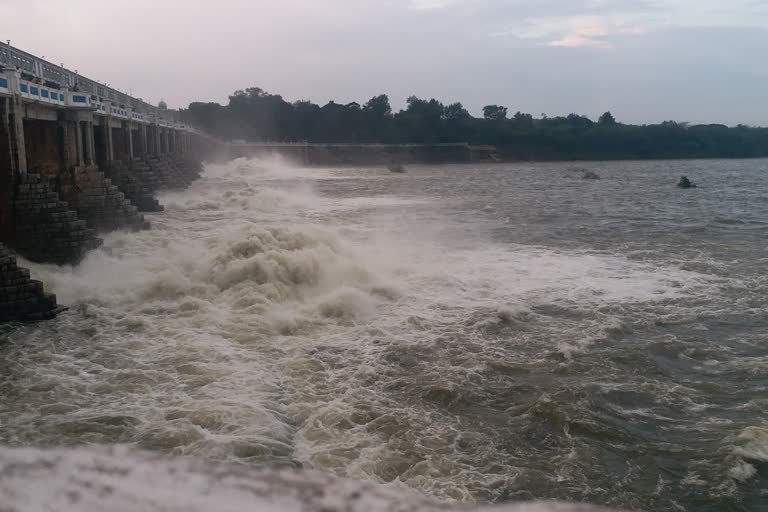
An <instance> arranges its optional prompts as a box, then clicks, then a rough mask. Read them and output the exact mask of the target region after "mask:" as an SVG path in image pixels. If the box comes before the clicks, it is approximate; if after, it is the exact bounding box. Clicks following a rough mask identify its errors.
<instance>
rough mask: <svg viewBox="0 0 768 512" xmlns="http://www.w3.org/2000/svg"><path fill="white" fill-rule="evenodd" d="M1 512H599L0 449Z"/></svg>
mask: <svg viewBox="0 0 768 512" xmlns="http://www.w3.org/2000/svg"><path fill="white" fill-rule="evenodd" d="M0 496H2V497H3V501H0V510H2V511H3V512H38V511H42V510H52V511H53V510H55V511H56V512H75V511H77V512H104V511H110V512H136V511H142V512H154V511H157V512H160V511H162V512H248V511H253V512H266V511H269V512H273V511H281V512H438V511H456V512H458V511H475V512H598V511H599V510H604V509H600V508H597V507H592V506H589V505H577V504H565V503H554V502H541V503H530V504H518V505H504V506H498V507H491V506H479V507H472V506H461V505H447V504H440V503H436V502H434V501H430V500H428V499H426V498H424V497H421V496H419V495H416V494H413V493H411V492H410V491H409V490H407V489H402V488H395V487H383V486H380V485H376V484H373V483H367V482H353V481H349V480H341V479H338V478H335V477H333V476H330V475H326V474H323V473H317V472H288V471H270V470H260V469H254V468H248V467H244V466H233V465H219V464H212V463H206V462H202V461H196V460H194V459H187V458H173V459H171V458H167V457H164V456H161V455H156V454H150V453H142V452H137V451H132V450H131V449H128V448H126V447H111V448H92V447H91V448H82V449H77V450H72V449H68V450H38V449H32V448H25V449H10V448H0Z"/></svg>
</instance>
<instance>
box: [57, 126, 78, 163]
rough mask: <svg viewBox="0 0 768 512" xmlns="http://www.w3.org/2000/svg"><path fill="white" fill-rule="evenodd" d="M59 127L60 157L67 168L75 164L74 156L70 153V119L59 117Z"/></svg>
mask: <svg viewBox="0 0 768 512" xmlns="http://www.w3.org/2000/svg"><path fill="white" fill-rule="evenodd" d="M59 129H60V130H61V139H60V140H59V144H60V145H61V148H60V153H61V159H62V161H63V163H64V168H65V169H69V168H70V167H72V166H74V165H76V162H75V159H76V156H75V155H74V154H73V153H72V121H69V120H67V119H59Z"/></svg>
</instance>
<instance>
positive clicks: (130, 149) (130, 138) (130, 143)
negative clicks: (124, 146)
mask: <svg viewBox="0 0 768 512" xmlns="http://www.w3.org/2000/svg"><path fill="white" fill-rule="evenodd" d="M125 127H126V129H127V130H128V159H129V160H133V159H134V157H135V155H134V153H133V130H131V122H130V121H128V122H126V123H125Z"/></svg>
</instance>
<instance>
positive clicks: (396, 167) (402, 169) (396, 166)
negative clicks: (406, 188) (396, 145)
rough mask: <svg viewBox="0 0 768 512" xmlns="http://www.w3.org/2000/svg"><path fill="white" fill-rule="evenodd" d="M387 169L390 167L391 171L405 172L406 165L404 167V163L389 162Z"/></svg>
mask: <svg viewBox="0 0 768 512" xmlns="http://www.w3.org/2000/svg"><path fill="white" fill-rule="evenodd" d="M387 169H389V172H397V173H404V172H405V167H403V166H402V164H389V165H388V166H387Z"/></svg>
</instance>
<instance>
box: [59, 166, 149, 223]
mask: <svg viewBox="0 0 768 512" xmlns="http://www.w3.org/2000/svg"><path fill="white" fill-rule="evenodd" d="M59 190H60V193H59V195H60V196H61V199H63V200H65V201H67V202H68V203H69V206H70V207H71V208H72V209H74V210H76V211H77V214H78V216H79V217H80V218H81V219H83V220H85V221H86V222H87V223H88V226H89V227H91V228H94V229H96V230H97V231H101V232H105V231H114V230H117V229H130V230H134V231H137V230H140V229H149V222H147V221H146V220H144V216H143V215H141V214H140V213H139V212H138V209H137V208H136V206H134V205H133V204H131V201H130V200H129V199H127V198H126V197H125V194H123V193H122V192H120V191H119V190H118V188H117V187H116V186H115V185H113V184H112V181H111V180H110V179H109V178H105V177H104V173H102V172H101V171H99V169H98V168H97V167H76V168H74V169H73V170H72V172H71V177H70V180H68V182H67V183H62V184H61V185H60V186H59Z"/></svg>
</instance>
